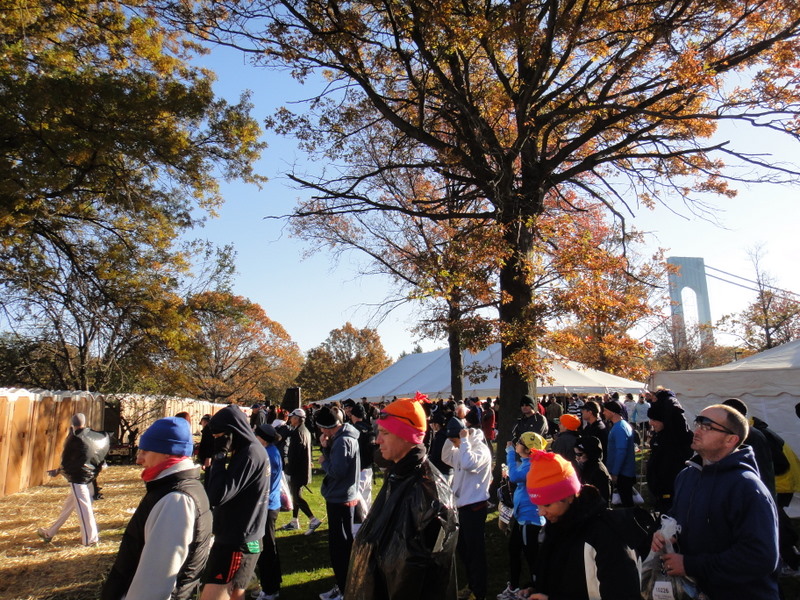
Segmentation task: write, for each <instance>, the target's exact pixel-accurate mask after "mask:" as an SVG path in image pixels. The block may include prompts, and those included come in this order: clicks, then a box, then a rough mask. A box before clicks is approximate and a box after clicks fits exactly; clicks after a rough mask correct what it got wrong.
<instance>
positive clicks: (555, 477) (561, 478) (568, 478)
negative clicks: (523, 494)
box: [525, 450, 581, 506]
mask: <svg viewBox="0 0 800 600" xmlns="http://www.w3.org/2000/svg"><path fill="white" fill-rule="evenodd" d="M530 464H531V467H530V470H529V471H528V477H527V480H526V482H525V483H526V487H527V490H528V497H529V498H530V499H531V502H532V503H533V504H536V505H539V506H542V505H545V504H552V503H553V502H558V501H559V500H563V499H564V498H566V497H568V496H572V495H573V494H577V493H578V492H579V491H580V489H581V482H580V481H579V480H578V475H577V474H576V473H575V469H574V468H573V466H572V463H570V462H569V461H568V460H565V459H564V458H562V457H561V456H559V455H558V454H553V453H552V452H542V451H541V450H533V451H532V452H531V456H530Z"/></svg>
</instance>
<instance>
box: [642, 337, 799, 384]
mask: <svg viewBox="0 0 800 600" xmlns="http://www.w3.org/2000/svg"><path fill="white" fill-rule="evenodd" d="M653 378H654V381H655V384H656V385H663V386H664V387H666V388H669V389H671V390H674V391H678V390H680V392H681V394H682V395H683V396H685V397H693V398H704V397H706V396H708V395H709V394H713V395H717V396H725V397H726V398H728V397H740V396H741V395H742V394H750V395H753V396H767V397H776V396H780V395H782V394H790V395H792V396H797V397H798V398H800V340H795V341H794V342H789V343H788V344H783V345H782V346H778V347H777V348H770V349H769V350H765V351H764V352H759V353H758V354H754V355H753V356H748V357H747V358H743V359H742V360H738V361H735V362H732V363H728V364H727V365H722V366H719V367H711V368H709V369H695V370H693V371H664V372H661V373H656V374H655V375H654V376H653Z"/></svg>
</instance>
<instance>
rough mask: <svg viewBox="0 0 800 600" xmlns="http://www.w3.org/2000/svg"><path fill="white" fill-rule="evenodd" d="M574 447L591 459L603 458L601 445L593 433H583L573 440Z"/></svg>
mask: <svg viewBox="0 0 800 600" xmlns="http://www.w3.org/2000/svg"><path fill="white" fill-rule="evenodd" d="M575 448H577V449H578V450H580V451H581V452H583V453H584V454H585V455H586V456H588V457H589V459H591V460H603V445H602V444H601V443H600V440H599V439H597V438H596V437H594V436H593V435H583V436H581V437H579V438H578V441H577V442H575Z"/></svg>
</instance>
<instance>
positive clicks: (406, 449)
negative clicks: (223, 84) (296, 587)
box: [346, 399, 458, 600]
mask: <svg viewBox="0 0 800 600" xmlns="http://www.w3.org/2000/svg"><path fill="white" fill-rule="evenodd" d="M377 425H378V439H377V443H378V445H379V447H380V451H381V454H382V456H383V458H384V459H385V460H387V461H389V462H390V463H391V464H392V466H391V467H390V468H389V472H388V474H387V476H386V480H385V483H384V484H383V487H382V488H381V491H380V493H379V494H378V497H377V498H376V499H375V503H374V504H373V507H372V509H371V510H370V512H369V513H368V515H367V518H366V519H365V520H364V523H363V524H362V525H361V528H360V529H359V531H358V534H357V535H356V539H355V541H354V543H353V550H352V553H351V557H350V569H349V571H348V576H347V586H346V589H347V599H348V600H366V599H372V598H394V599H396V600H406V599H407V600H423V599H430V600H439V599H440V598H445V599H447V600H452V599H454V598H455V596H456V570H455V548H456V540H457V537H458V535H457V534H458V519H457V517H456V509H455V499H454V498H453V494H452V492H451V490H450V486H449V485H448V483H447V480H446V479H445V478H444V477H443V476H442V474H441V473H440V472H439V471H438V470H437V469H436V467H434V466H433V465H432V464H431V463H430V462H429V461H428V457H427V455H426V453H425V446H424V445H422V440H423V438H424V436H425V431H426V429H427V420H426V418H425V412H424V411H423V409H422V407H421V406H420V405H419V402H416V401H414V400H409V399H402V400H396V401H394V402H392V403H391V404H389V406H387V407H386V408H385V409H384V410H383V411H382V412H381V413H380V418H379V419H378V421H377Z"/></svg>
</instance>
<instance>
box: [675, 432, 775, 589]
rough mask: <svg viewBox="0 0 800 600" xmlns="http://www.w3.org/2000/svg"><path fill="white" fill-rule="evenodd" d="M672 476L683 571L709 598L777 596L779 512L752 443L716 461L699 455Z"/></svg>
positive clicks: (678, 550) (679, 550)
mask: <svg viewBox="0 0 800 600" xmlns="http://www.w3.org/2000/svg"><path fill="white" fill-rule="evenodd" d="M687 465H688V467H687V468H685V469H684V470H683V471H681V472H680V473H679V474H678V477H677V479H676V480H675V498H674V503H673V506H672V509H671V510H670V511H669V514H670V515H671V516H673V517H675V519H676V520H677V521H678V524H679V525H680V526H681V532H680V534H679V535H678V549H677V550H676V552H678V553H680V554H683V555H684V558H683V561H684V562H683V564H684V568H685V569H686V573H687V574H688V575H689V576H690V577H694V578H696V579H697V584H698V586H699V587H700V589H701V590H702V591H703V592H705V593H706V594H707V595H708V596H709V598H711V600H733V599H736V598H747V600H777V599H778V580H777V569H778V516H777V509H776V507H775V503H774V501H773V500H772V496H771V495H770V493H769V490H767V488H766V487H765V486H764V484H763V483H762V482H761V479H760V478H759V475H758V467H756V462H755V456H754V455H753V451H752V449H751V448H750V446H741V447H740V448H739V449H737V450H735V451H734V452H732V453H731V454H729V455H728V456H726V457H725V458H723V459H722V460H720V461H719V462H716V463H713V464H709V465H705V466H704V465H703V464H702V460H701V459H700V457H699V456H694V457H693V458H692V459H691V460H690V461H688V462H687Z"/></svg>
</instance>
